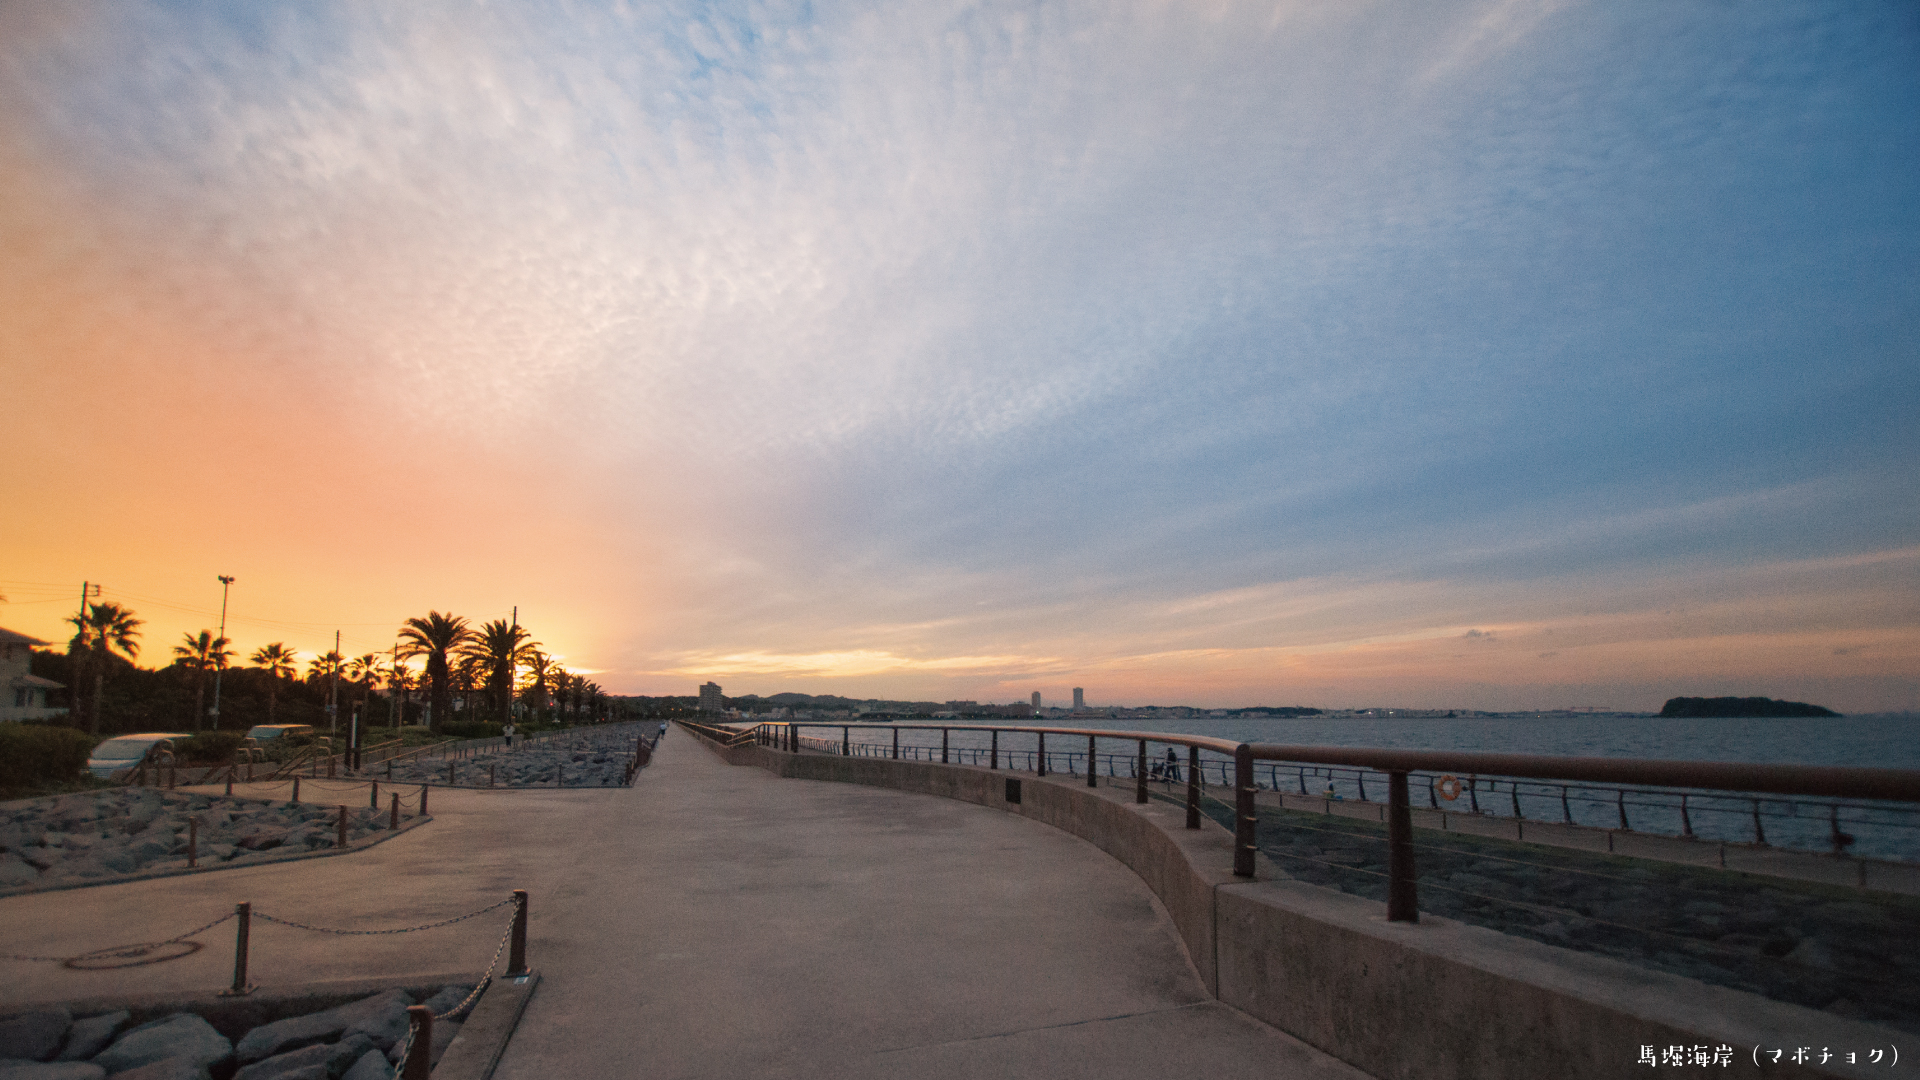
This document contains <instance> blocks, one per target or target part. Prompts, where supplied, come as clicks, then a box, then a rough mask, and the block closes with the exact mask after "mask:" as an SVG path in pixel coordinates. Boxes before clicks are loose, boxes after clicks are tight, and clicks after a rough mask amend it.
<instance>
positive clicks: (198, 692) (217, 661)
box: [173, 630, 233, 731]
mask: <svg viewBox="0 0 1920 1080" xmlns="http://www.w3.org/2000/svg"><path fill="white" fill-rule="evenodd" d="M228 644H229V642H228V641H227V639H226V638H217V637H214V636H213V631H211V630H202V631H200V633H199V634H197V635H196V634H183V635H181V643H180V644H178V645H175V646H174V647H173V657H174V660H173V662H174V663H176V664H178V665H180V666H181V667H183V668H185V669H187V670H188V671H191V672H193V673H194V675H193V730H195V731H199V730H201V728H202V726H203V725H202V724H201V720H202V718H204V717H205V716H206V708H205V707H206V703H207V672H209V671H212V670H213V669H214V668H220V669H222V670H225V668H226V666H227V661H228V660H231V659H232V658H233V651H232V650H231V649H228V648H227V645H228Z"/></svg>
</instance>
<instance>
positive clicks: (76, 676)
mask: <svg viewBox="0 0 1920 1080" xmlns="http://www.w3.org/2000/svg"><path fill="white" fill-rule="evenodd" d="M99 595H100V586H98V585H95V584H94V583H93V582H91V581H83V582H81V583H80V620H79V621H78V622H77V623H75V624H74V633H75V634H76V635H78V636H79V638H80V655H81V657H82V658H83V659H81V660H79V661H78V662H76V663H75V664H74V668H73V690H72V693H71V695H70V700H72V701H73V703H74V704H75V705H76V706H78V705H79V703H80V683H81V682H82V680H84V679H85V678H86V663H87V661H86V660H85V659H84V657H86V655H87V650H88V649H90V648H92V647H93V641H92V639H90V638H88V637H87V601H89V600H91V599H93V598H94V597H96V596H99ZM69 655H71V654H69ZM79 711H80V710H79V709H78V708H75V709H74V712H76V713H77V712H79ZM93 733H94V734H95V735H98V734H100V694H99V692H98V691H95V693H94V695H93Z"/></svg>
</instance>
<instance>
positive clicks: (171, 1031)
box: [93, 1013, 233, 1073]
mask: <svg viewBox="0 0 1920 1080" xmlns="http://www.w3.org/2000/svg"><path fill="white" fill-rule="evenodd" d="M232 1054H233V1044H232V1043H230V1042H228V1041H227V1039H226V1036H224V1035H222V1034H220V1033H219V1032H217V1031H215V1030H213V1025H212V1024H209V1023H207V1022H206V1021H205V1020H202V1019H201V1018H199V1017H198V1016H195V1015H193V1014H192V1013H174V1014H173V1015H172V1016H168V1017H165V1018H163V1019H160V1020H155V1021H153V1022H151V1023H146V1024H142V1025H140V1026H139V1027H136V1028H134V1029H133V1030H131V1031H129V1032H127V1033H126V1034H125V1035H122V1036H120V1038H119V1039H117V1040H115V1041H114V1044H113V1045H112V1046H109V1047H107V1048H106V1049H105V1050H102V1051H100V1053H99V1055H98V1056H97V1057H95V1058H94V1059H93V1060H94V1064H96V1065H99V1066H101V1067H103V1068H105V1069H106V1070H107V1071H108V1072H110V1073H118V1072H125V1071H126V1070H128V1069H132V1068H136V1067H138V1066H141V1065H147V1064H151V1063H152V1062H156V1061H163V1060H165V1059H167V1058H171V1057H177V1058H186V1059H187V1060H188V1061H191V1062H192V1063H193V1064H194V1065H197V1066H200V1067H203V1068H204V1067H207V1066H211V1065H214V1064H216V1063H218V1062H221V1061H225V1060H226V1059H227V1058H228V1057H230V1056H231V1055H232Z"/></svg>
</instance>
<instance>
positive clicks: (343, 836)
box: [333, 803, 347, 848]
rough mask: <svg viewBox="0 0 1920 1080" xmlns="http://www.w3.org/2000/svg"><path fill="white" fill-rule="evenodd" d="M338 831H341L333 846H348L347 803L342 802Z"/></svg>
mask: <svg viewBox="0 0 1920 1080" xmlns="http://www.w3.org/2000/svg"><path fill="white" fill-rule="evenodd" d="M338 832H339V838H338V839H337V840H335V841H334V845H333V846H334V847H340V848H343V847H346V846H347V807H346V804H345V803H342V804H340V824H339V830H338Z"/></svg>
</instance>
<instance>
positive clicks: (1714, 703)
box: [1660, 697, 1840, 717]
mask: <svg viewBox="0 0 1920 1080" xmlns="http://www.w3.org/2000/svg"><path fill="white" fill-rule="evenodd" d="M1660 715H1661V716H1679V717H1690V716H1839V715H1840V714H1839V713H1837V712H1834V711H1833V710H1832V709H1828V708H1823V707H1821V706H1819V705H1808V704H1807V703H1806V702H1804V701H1775V700H1773V699H1772V698H1763V697H1714V698H1702V697H1677V698H1672V699H1670V700H1668V702H1667V704H1666V707H1665V708H1663V709H1661V710H1660Z"/></svg>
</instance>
